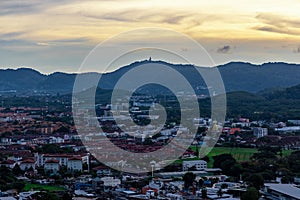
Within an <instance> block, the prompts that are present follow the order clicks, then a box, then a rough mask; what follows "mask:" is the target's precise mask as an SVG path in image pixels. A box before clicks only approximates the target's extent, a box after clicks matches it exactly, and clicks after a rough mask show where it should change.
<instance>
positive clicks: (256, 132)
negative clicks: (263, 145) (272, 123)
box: [253, 127, 268, 138]
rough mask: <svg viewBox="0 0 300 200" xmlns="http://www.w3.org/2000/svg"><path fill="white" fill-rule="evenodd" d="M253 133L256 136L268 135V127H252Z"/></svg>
mask: <svg viewBox="0 0 300 200" xmlns="http://www.w3.org/2000/svg"><path fill="white" fill-rule="evenodd" d="M253 135H254V136H255V137H256V138H261V137H264V136H267V135H268V129H267V128H261V127H254V128H253Z"/></svg>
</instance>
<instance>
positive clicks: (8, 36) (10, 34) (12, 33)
mask: <svg viewBox="0 0 300 200" xmlns="http://www.w3.org/2000/svg"><path fill="white" fill-rule="evenodd" d="M24 33H25V32H9V33H0V38H2V39H3V38H12V37H16V36H20V35H22V34H24Z"/></svg>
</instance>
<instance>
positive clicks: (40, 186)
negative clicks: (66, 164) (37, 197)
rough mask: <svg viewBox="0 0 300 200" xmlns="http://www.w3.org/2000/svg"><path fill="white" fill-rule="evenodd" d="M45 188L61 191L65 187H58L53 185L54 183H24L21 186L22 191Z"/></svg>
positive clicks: (51, 190)
mask: <svg viewBox="0 0 300 200" xmlns="http://www.w3.org/2000/svg"><path fill="white" fill-rule="evenodd" d="M32 189H33V190H47V191H49V192H53V191H63V190H65V188H63V187H59V186H54V185H41V184H32V183H28V184H26V185H25V187H24V188H23V190H24V191H29V190H32Z"/></svg>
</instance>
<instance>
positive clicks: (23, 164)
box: [20, 159, 35, 171]
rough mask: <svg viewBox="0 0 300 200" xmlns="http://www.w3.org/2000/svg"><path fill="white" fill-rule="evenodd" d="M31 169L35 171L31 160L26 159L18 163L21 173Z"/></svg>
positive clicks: (33, 162)
mask: <svg viewBox="0 0 300 200" xmlns="http://www.w3.org/2000/svg"><path fill="white" fill-rule="evenodd" d="M30 168H32V169H33V170H35V161H34V160H32V159H26V160H23V161H21V162H20V169H21V170H23V171H26V170H28V169H30Z"/></svg>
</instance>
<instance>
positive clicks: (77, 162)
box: [67, 157, 82, 172]
mask: <svg viewBox="0 0 300 200" xmlns="http://www.w3.org/2000/svg"><path fill="white" fill-rule="evenodd" d="M67 168H68V170H69V171H72V172H74V171H80V172H81V171H82V159H81V157H72V158H69V159H68V164H67Z"/></svg>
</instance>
